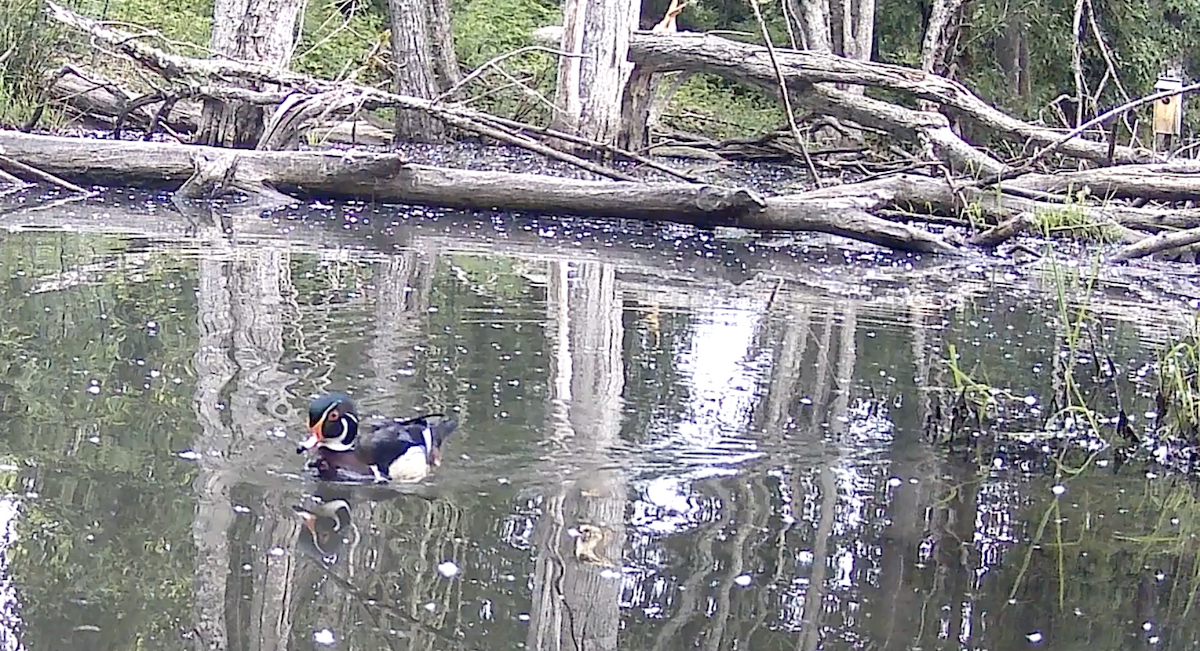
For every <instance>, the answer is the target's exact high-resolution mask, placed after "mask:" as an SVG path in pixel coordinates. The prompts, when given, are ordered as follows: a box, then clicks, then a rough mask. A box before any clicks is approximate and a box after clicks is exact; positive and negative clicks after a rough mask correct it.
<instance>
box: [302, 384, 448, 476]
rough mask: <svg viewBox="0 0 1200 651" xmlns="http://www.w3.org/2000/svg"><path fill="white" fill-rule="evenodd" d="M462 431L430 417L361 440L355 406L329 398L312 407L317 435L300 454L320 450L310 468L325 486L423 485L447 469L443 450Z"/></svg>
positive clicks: (385, 427)
mask: <svg viewBox="0 0 1200 651" xmlns="http://www.w3.org/2000/svg"><path fill="white" fill-rule="evenodd" d="M457 427H458V422H457V421H455V420H454V419H452V418H447V417H446V416H445V415H444V414H425V415H423V416H417V417H416V418H409V419H407V420H403V419H399V418H395V419H392V420H389V421H384V422H383V423H380V424H377V425H373V426H372V428H371V431H369V432H364V433H362V435H361V436H360V435H359V431H358V428H359V423H358V412H357V410H356V409H355V406H354V401H353V400H351V399H350V396H348V395H346V394H344V393H328V394H325V395H323V396H321V397H319V398H317V399H315V400H313V401H312V402H311V403H309V405H308V429H309V431H310V432H311V434H310V435H309V437H308V438H307V439H305V440H304V442H303V443H301V444H300V445H299V446H297V447H296V452H297V453H298V454H300V453H303V452H305V451H307V450H311V449H313V448H316V450H317V455H316V458H315V459H313V460H312V461H311V462H309V466H311V467H314V468H316V469H317V475H318V476H319V477H320V478H321V479H325V480H333V481H364V480H371V479H374V480H375V481H376V482H386V481H400V482H417V481H421V480H422V479H424V478H425V477H426V476H427V475H428V474H429V472H430V470H431V469H433V468H436V467H438V466H440V465H442V444H443V443H445V442H446V439H447V438H449V437H450V434H451V433H453V432H454V430H455V429H456V428H457Z"/></svg>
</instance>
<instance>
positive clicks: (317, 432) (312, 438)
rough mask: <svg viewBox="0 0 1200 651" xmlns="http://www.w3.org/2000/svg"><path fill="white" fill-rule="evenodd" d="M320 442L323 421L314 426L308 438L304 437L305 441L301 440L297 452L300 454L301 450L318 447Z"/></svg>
mask: <svg viewBox="0 0 1200 651" xmlns="http://www.w3.org/2000/svg"><path fill="white" fill-rule="evenodd" d="M322 422H324V421H322ZM320 442H321V423H317V424H316V425H315V426H314V427H312V429H311V433H310V434H309V435H308V438H306V439H304V440H303V441H301V442H300V444H299V445H297V446H296V453H297V454H299V453H301V452H304V451H305V450H311V449H313V448H315V447H317V444H318V443H320Z"/></svg>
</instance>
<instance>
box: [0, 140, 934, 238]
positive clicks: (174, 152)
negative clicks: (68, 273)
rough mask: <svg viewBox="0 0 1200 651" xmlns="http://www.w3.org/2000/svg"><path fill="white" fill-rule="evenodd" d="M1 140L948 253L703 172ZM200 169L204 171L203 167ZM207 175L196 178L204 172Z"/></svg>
mask: <svg viewBox="0 0 1200 651" xmlns="http://www.w3.org/2000/svg"><path fill="white" fill-rule="evenodd" d="M0 150H2V151H4V152H5V154H6V155H7V156H9V157H11V158H13V159H15V160H18V161H20V162H22V163H25V164H27V165H32V166H34V167H37V168H39V169H42V170H46V171H50V172H55V173H58V174H60V175H62V176H65V177H73V178H86V179H89V180H92V181H98V182H114V181H115V182H117V183H123V184H128V183H147V184H164V183H165V184H169V185H176V186H178V185H185V184H186V185H192V186H195V185H199V184H201V183H209V182H210V181H211V182H214V183H218V184H220V185H222V186H224V187H231V188H236V189H238V190H241V191H244V192H246V193H249V194H251V195H254V194H259V195H263V196H269V197H270V198H271V199H273V200H277V199H278V196H276V193H277V192H278V191H287V192H294V193H296V194H297V195H300V196H313V197H340V198H350V197H353V198H369V199H375V200H382V201H397V202H404V203H419V204H428V205H436V206H448V207H462V208H492V209H498V210H514V211H529V212H535V213H547V214H563V213H567V214H573V215H581V216H596V217H616V218H632V219H645V220H652V221H665V222H679V223H689V224H696V225H700V226H706V227H708V226H736V227H741V228H751V229H762V230H792V231H815V232H822V233H830V234H834V235H840V236H844V237H849V238H853V239H857V240H860V241H864V242H870V243H873V244H878V245H880V246H885V247H889V248H893V249H898V250H906V251H921V252H934V253H951V252H953V251H954V250H955V249H954V247H952V246H951V245H949V244H947V243H946V242H945V241H943V240H942V239H941V238H940V237H938V236H936V235H933V234H931V233H929V232H926V231H924V230H922V229H919V228H914V227H911V226H908V225H905V224H900V223H896V222H891V221H888V220H886V219H882V218H879V217H875V216H873V215H871V214H869V213H867V212H865V211H864V210H863V209H862V205H861V202H859V201H855V200H854V199H853V198H847V197H845V196H831V197H828V198H826V197H820V196H814V197H811V198H806V197H804V196H795V197H770V198H765V199H764V198H762V197H759V196H758V195H756V194H754V193H752V192H750V191H747V190H741V189H730V188H722V187H717V186H711V185H703V184H684V183H632V182H610V181H586V180H578V179H565V178H555V177H550V176H543V175H536V174H509V173H504V172H481V171H470V170H456V169H448V168H439V167H430V166H425V165H415V164H411V163H407V162H405V161H404V160H403V159H402V158H401V157H399V156H398V155H395V154H376V153H350V152H281V151H247V150H240V151H231V150H225V149H219V148H210V147H202V146H188V145H177V144H170V143H151V142H123V141H113V140H97V139H82V138H62V137H56V136H35V135H28V134H22V133H18V132H14V131H0ZM201 177H202V178H201ZM198 178H199V181H198V180H197V179H198Z"/></svg>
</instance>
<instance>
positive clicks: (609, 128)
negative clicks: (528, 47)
mask: <svg viewBox="0 0 1200 651" xmlns="http://www.w3.org/2000/svg"><path fill="white" fill-rule="evenodd" d="M639 7H640V5H639V2H638V1H637V0H566V1H565V2H563V32H562V38H561V42H560V46H559V47H560V49H561V50H563V51H565V52H569V53H571V54H574V55H577V56H563V57H560V58H559V64H558V85H557V88H556V90H555V104H556V105H557V106H558V108H559V109H560V110H559V111H557V112H555V117H554V121H553V123H552V126H553V128H555V129H557V130H559V131H565V132H567V133H573V134H576V135H580V136H583V137H585V138H589V139H591V140H595V141H597V142H603V143H606V144H610V145H611V144H616V142H617V137H618V133H619V130H620V126H621V98H622V96H623V94H624V92H625V85H626V83H627V82H628V81H629V76H630V74H632V72H633V63H631V62H630V61H629V38H630V35H631V34H632V33H633V30H634V28H635V27H636V26H637V20H638V10H639Z"/></svg>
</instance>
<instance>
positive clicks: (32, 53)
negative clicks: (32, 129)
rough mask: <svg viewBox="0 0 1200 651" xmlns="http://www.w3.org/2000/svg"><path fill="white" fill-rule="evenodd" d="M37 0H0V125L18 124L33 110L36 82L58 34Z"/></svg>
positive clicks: (37, 89)
mask: <svg viewBox="0 0 1200 651" xmlns="http://www.w3.org/2000/svg"><path fill="white" fill-rule="evenodd" d="M41 6H42V2H41V0H0V125H21V124H24V123H25V122H27V121H28V120H29V117H30V116H31V115H32V113H33V111H34V109H35V108H36V107H37V103H38V99H39V97H38V95H39V88H40V84H39V80H40V79H41V75H42V73H43V72H44V71H45V69H46V62H47V61H48V60H50V58H51V54H52V53H53V52H54V49H55V46H56V45H57V43H56V41H57V40H58V37H59V31H58V30H57V29H56V28H55V27H54V26H52V25H50V24H49V23H48V22H47V21H46V18H45V17H44V16H43V15H42V13H41Z"/></svg>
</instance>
